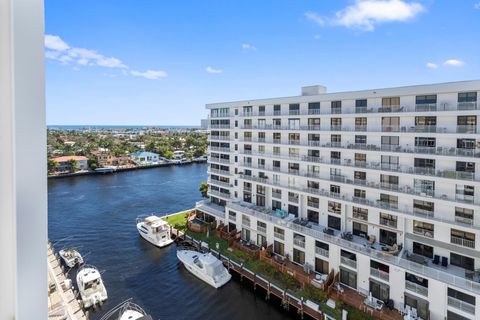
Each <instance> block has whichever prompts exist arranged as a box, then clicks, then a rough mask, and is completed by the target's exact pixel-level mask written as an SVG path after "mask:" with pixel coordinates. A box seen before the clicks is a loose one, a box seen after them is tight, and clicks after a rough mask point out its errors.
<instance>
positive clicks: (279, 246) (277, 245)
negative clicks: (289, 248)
mask: <svg viewBox="0 0 480 320" xmlns="http://www.w3.org/2000/svg"><path fill="white" fill-rule="evenodd" d="M282 231H283V230H282ZM273 252H274V253H276V254H278V255H281V256H285V245H284V244H283V243H281V242H280V241H277V240H274V241H273Z"/></svg>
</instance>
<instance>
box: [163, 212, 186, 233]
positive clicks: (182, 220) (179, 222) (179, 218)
mask: <svg viewBox="0 0 480 320" xmlns="http://www.w3.org/2000/svg"><path fill="white" fill-rule="evenodd" d="M190 211H192V210H185V211H182V212H179V213H175V214H173V215H170V216H166V217H163V218H162V219H163V220H165V221H167V222H168V224H169V225H171V226H172V227H175V228H177V227H179V226H184V225H185V224H186V223H187V213H189V212H190ZM177 229H178V228H177Z"/></svg>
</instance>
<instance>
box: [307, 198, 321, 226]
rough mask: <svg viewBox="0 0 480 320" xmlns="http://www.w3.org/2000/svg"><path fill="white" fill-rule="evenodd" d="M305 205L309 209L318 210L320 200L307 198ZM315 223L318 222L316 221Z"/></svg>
mask: <svg viewBox="0 0 480 320" xmlns="http://www.w3.org/2000/svg"><path fill="white" fill-rule="evenodd" d="M307 204H308V206H309V207H313V208H318V207H319V205H320V200H319V199H318V198H315V197H310V196H308V197H307ZM317 218H318V217H317ZM317 222H318V219H317Z"/></svg>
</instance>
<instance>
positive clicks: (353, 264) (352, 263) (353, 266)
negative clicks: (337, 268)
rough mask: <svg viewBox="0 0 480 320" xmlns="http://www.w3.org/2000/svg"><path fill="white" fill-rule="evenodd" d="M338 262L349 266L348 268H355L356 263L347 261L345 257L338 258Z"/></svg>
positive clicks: (350, 260)
mask: <svg viewBox="0 0 480 320" xmlns="http://www.w3.org/2000/svg"><path fill="white" fill-rule="evenodd" d="M340 262H341V263H342V264H343V265H346V266H349V267H350V268H353V269H356V268H357V261H355V260H352V259H349V258H347V257H340Z"/></svg>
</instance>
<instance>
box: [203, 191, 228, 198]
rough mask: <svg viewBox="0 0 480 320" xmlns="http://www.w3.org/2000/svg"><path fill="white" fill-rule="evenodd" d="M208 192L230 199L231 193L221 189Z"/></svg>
mask: <svg viewBox="0 0 480 320" xmlns="http://www.w3.org/2000/svg"><path fill="white" fill-rule="evenodd" d="M208 193H209V194H210V195H212V196H217V197H221V198H224V199H230V194H229V193H226V192H220V191H217V190H209V191H208Z"/></svg>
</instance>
